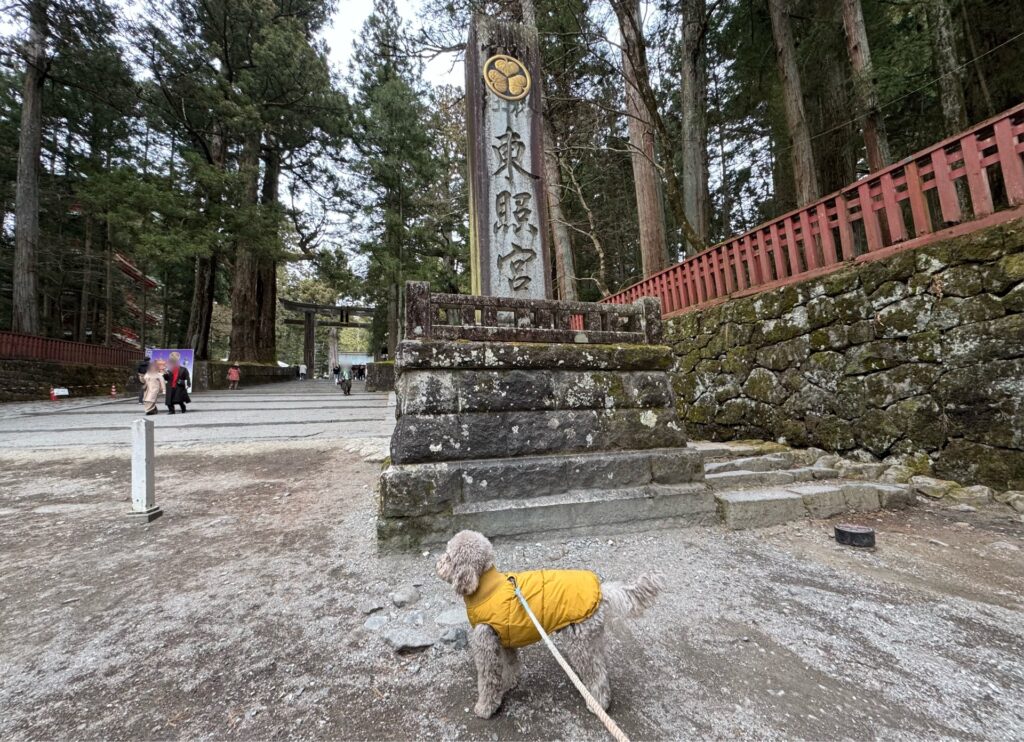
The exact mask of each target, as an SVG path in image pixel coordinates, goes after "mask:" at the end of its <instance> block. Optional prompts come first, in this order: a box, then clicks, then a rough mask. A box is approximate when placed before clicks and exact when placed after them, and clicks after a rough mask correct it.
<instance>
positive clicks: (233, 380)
mask: <svg viewBox="0 0 1024 742" xmlns="http://www.w3.org/2000/svg"><path fill="white" fill-rule="evenodd" d="M241 380H242V369H240V368H239V367H238V364H237V363H232V364H231V368H229V369H228V389H237V388H238V382H239V381H241Z"/></svg>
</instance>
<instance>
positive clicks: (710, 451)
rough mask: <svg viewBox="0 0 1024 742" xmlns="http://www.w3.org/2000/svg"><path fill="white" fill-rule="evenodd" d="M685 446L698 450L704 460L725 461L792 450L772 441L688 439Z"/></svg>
mask: <svg viewBox="0 0 1024 742" xmlns="http://www.w3.org/2000/svg"><path fill="white" fill-rule="evenodd" d="M686 447H687V448H690V449H692V450H694V451H700V452H701V453H702V454H704V460H705V461H726V460H729V459H737V458H743V457H749V456H761V455H766V454H773V453H780V452H789V451H792V450H793V449H790V448H789V447H788V446H784V445H782V444H781V443H773V442H772V441H690V442H689V443H687V444H686Z"/></svg>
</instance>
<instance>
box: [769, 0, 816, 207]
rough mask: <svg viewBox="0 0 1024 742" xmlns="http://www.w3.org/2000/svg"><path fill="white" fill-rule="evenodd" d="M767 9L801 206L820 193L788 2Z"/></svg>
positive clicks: (779, 0)
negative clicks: (769, 15)
mask: <svg viewBox="0 0 1024 742" xmlns="http://www.w3.org/2000/svg"><path fill="white" fill-rule="evenodd" d="M768 10H769V12H770V14H771V20H772V36H773V38H774V39H775V54H776V58H777V60H778V64H779V77H780V78H781V81H782V97H783V103H784V104H785V109H786V125H787V127H788V128H789V139H790V147H791V148H790V153H791V157H792V160H793V184H794V186H795V187H796V198H797V205H799V206H804V205H806V204H809V203H810V202H811V201H814V200H816V199H817V198H818V196H819V195H820V194H819V191H818V178H817V174H816V171H815V168H814V152H813V150H812V149H811V133H810V130H809V129H808V128H807V114H806V113H805V112H804V99H803V87H802V85H801V83H800V70H799V69H798V68H797V61H796V46H795V45H794V43H793V29H792V28H791V27H790V23H789V2H788V0H768Z"/></svg>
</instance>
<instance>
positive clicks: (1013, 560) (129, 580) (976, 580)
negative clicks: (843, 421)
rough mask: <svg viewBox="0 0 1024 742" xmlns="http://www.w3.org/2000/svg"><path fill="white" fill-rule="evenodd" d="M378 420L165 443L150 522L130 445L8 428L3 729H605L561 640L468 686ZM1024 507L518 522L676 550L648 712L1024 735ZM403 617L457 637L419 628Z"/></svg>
mask: <svg viewBox="0 0 1024 742" xmlns="http://www.w3.org/2000/svg"><path fill="white" fill-rule="evenodd" d="M377 443H379V439H378V440H377ZM373 444H374V441H373V440H370V439H360V438H358V436H355V435H352V436H350V437H349V438H348V439H347V440H345V441H338V440H336V439H335V440H331V439H330V438H327V437H324V438H313V439H308V440H292V441H274V442H261V441H246V442H226V441H221V442H217V443H215V444H211V445H197V444H194V445H191V446H189V447H177V448H175V447H168V446H164V447H162V448H161V449H160V454H159V456H158V463H157V471H158V475H159V478H160V482H159V485H158V498H157V500H158V502H159V504H160V505H161V506H162V507H163V508H164V510H165V513H166V514H165V515H164V516H163V517H162V518H160V519H158V520H156V521H154V522H153V523H152V524H150V525H148V526H146V525H140V524H137V523H131V522H129V521H128V519H127V518H125V517H124V512H125V511H126V510H127V508H128V502H127V495H128V485H129V461H128V457H127V451H126V450H125V449H123V448H121V447H118V446H106V447H103V446H94V447H88V446H81V447H78V448H74V449H70V450H63V451H61V450H53V449H50V450H45V451H12V450H10V449H7V450H6V451H4V452H2V453H0V533H2V534H3V538H2V548H0V738H2V739H5V740H22V739H53V738H65V739H66V738H74V739H97V738H103V739H115V740H136V739H169V738H174V739H177V738H188V739H225V738H228V739H245V740H253V739H270V738H283V737H304V738H317V739H382V740H383V739H388V740H390V739H425V738H426V739H437V738H440V739H457V738H460V739H533V740H537V739H595V740H599V739H604V738H605V735H604V731H603V728H602V727H601V726H600V724H599V723H598V722H597V721H596V719H594V718H593V717H592V716H591V715H590V714H589V713H587V712H586V710H585V708H584V706H583V703H582V701H581V700H580V699H579V698H577V697H576V695H575V693H574V691H573V690H572V688H571V686H570V685H569V684H568V681H567V680H566V679H565V678H564V677H562V676H561V674H560V673H559V671H558V668H557V666H556V665H555V663H554V660H553V659H552V658H550V657H549V656H547V654H546V652H545V651H544V650H543V649H542V648H540V647H537V646H534V647H530V648H528V649H526V650H524V652H523V655H522V656H523V660H524V668H525V671H524V676H523V681H522V684H521V686H520V688H519V689H517V690H515V691H514V692H513V693H512V694H511V695H510V697H509V698H508V700H507V702H506V704H505V706H504V707H503V709H502V710H501V711H500V712H499V714H498V715H497V716H496V717H495V718H494V719H492V720H489V721H482V720H479V719H476V718H475V717H474V716H473V715H472V714H471V713H470V711H469V709H470V708H471V707H472V705H473V702H474V693H475V676H474V671H473V668H472V663H471V660H470V658H469V655H468V652H467V651H465V650H464V649H461V648H460V647H459V641H458V634H459V632H458V631H457V630H454V631H453V630H451V628H452V627H451V626H449V624H450V623H451V622H452V620H453V617H454V620H455V621H457V617H458V613H457V609H458V608H459V602H458V601H457V600H456V599H455V597H454V596H453V595H452V594H451V593H450V589H449V588H448V586H447V585H445V584H443V583H441V582H440V581H439V580H438V579H437V578H435V577H434V576H433V574H432V567H433V562H434V559H435V558H436V554H434V553H431V554H429V555H427V556H424V555H423V554H421V553H415V554H378V553H377V549H376V541H375V538H374V524H375V519H374V511H375V496H374V494H373V484H374V481H375V478H376V475H377V473H378V471H379V466H380V465H379V464H378V463H371V462H368V461H364V460H363V455H362V454H361V453H360V452H361V451H364V452H369V451H370V450H372V449H374V448H375V446H374V445H373ZM378 447H379V446H378ZM367 455H368V454H367ZM1008 512H1009V511H1008V510H1007V509H1005V508H1000V509H996V508H993V509H992V510H986V509H982V510H980V511H978V512H976V513H961V512H955V511H951V510H945V509H938V508H937V509H935V510H928V509H925V508H923V507H922V508H918V509H915V510H913V511H910V512H905V513H883V514H878V515H877V516H876V515H872V516H863V517H861V518H859V520H860V521H861V522H866V523H869V524H871V525H874V526H875V527H876V528H877V529H878V532H879V548H878V549H877V550H876V551H873V552H863V551H854V550H850V549H844V548H841V547H837V546H836V545H835V544H834V543H833V542H832V540H831V539H830V538H829V535H828V534H829V529H830V524H829V523H828V522H825V521H813V522H808V523H799V524H794V525H789V526H783V527H778V528H773V529H767V530H761V531H756V532H736V533H730V532H725V531H722V530H719V529H717V528H702V529H690V530H676V531H655V532H648V533H640V534H631V535H620V536H612V537H609V538H605V539H578V540H571V541H564V540H547V541H544V542H541V543H532V542H531V543H528V542H506V543H502V544H499V545H498V553H499V560H500V564H499V567H501V568H503V569H508V570H515V569H528V568H538V567H567V568H568V567H585V568H591V569H594V570H595V571H597V572H598V573H599V574H600V575H601V576H602V578H604V579H623V578H627V579H628V578H629V577H630V576H631V575H633V574H635V573H636V570H637V569H639V568H647V567H651V568H653V567H657V568H659V569H661V570H663V571H664V572H665V573H666V574H667V576H668V579H669V588H668V590H667V592H666V594H665V595H664V596H663V598H662V599H661V600H660V601H659V603H658V605H657V606H656V607H655V608H654V609H653V610H652V611H651V612H649V613H648V614H647V615H646V616H645V617H644V618H643V619H641V620H640V621H639V622H637V623H635V624H633V625H632V627H631V628H630V629H627V630H625V631H624V632H623V633H622V634H621V636H620V638H619V639H618V640H617V641H616V642H615V645H614V647H613V649H612V663H611V664H612V686H613V693H614V697H615V700H614V701H613V705H612V709H611V711H612V714H613V715H614V717H615V718H616V720H617V721H618V722H619V723H620V725H621V726H622V727H623V729H624V730H625V731H626V732H627V733H628V734H630V735H631V736H632V737H633V738H634V739H683V738H714V739H757V740H762V739H824V738H829V739H834V738H850V739H881V738H885V739H928V740H932V739H971V738H975V739H976V738H987V739H1020V738H1022V737H1024V704H1022V695H1021V688H1022V687H1024V655H1022V652H1021V647H1024V614H1022V595H1024V525H1022V524H1021V523H1020V522H1019V521H1015V520H1013V519H1012V517H1011V516H1009V515H1008ZM410 587H416V592H418V593H419V595H420V597H419V598H418V599H416V600H415V601H414V602H412V603H411V604H409V605H407V606H405V607H403V608H397V607H395V605H394V604H393V602H392V601H391V599H390V598H389V595H390V594H391V593H392V592H394V591H396V590H400V589H403V588H404V589H406V590H405V591H407V592H412V591H410V590H408V588H410ZM406 597H408V596H406ZM378 606H380V607H379V608H378ZM453 610H456V612H455V613H452V611H453ZM366 611H371V612H370V613H366ZM438 617H441V618H442V621H443V622H444V625H441V624H438V623H437V620H436V619H437V618H438ZM367 622H369V625H370V628H364V624H366V623H367ZM396 629H401V630H402V632H403V633H404V634H405V635H406V636H408V635H410V634H412V635H413V636H416V635H423V636H425V637H426V640H427V641H428V642H431V643H432V645H431V646H429V647H428V648H426V649H423V650H421V651H411V652H407V653H401V654H399V653H396V652H395V651H394V650H393V649H392V648H391V647H390V646H389V645H388V644H387V643H386V642H385V639H386V638H387V637H389V636H390V637H392V638H394V637H395V636H397V635H398V632H396ZM446 631H447V637H448V638H449V639H452V638H454V639H455V641H452V642H442V641H438V638H439V637H440V636H441V635H442V634H443V633H445V632H446Z"/></svg>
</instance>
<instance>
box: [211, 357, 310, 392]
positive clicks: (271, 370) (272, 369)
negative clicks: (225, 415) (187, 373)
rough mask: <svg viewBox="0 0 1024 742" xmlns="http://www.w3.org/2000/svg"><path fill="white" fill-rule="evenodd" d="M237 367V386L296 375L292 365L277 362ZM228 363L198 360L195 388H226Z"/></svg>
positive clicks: (289, 377)
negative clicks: (240, 375) (239, 373)
mask: <svg viewBox="0 0 1024 742" xmlns="http://www.w3.org/2000/svg"><path fill="white" fill-rule="evenodd" d="M238 367H239V368H240V369H241V371H242V380H241V382H239V386H241V387H243V388H244V387H246V386H256V385H258V384H272V383H274V382H278V381H293V380H295V379H297V378H299V377H298V374H297V373H296V371H295V367H294V366H286V367H281V366H278V365H277V364H274V365H269V364H262V363H240V364H238ZM229 368H231V364H230V363H224V362H223V361H206V362H204V361H200V362H198V363H196V369H195V377H196V378H195V381H194V382H193V384H194V385H195V388H196V389H199V390H201V391H205V390H207V389H227V388H228V378H227V377H228V369H229Z"/></svg>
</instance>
